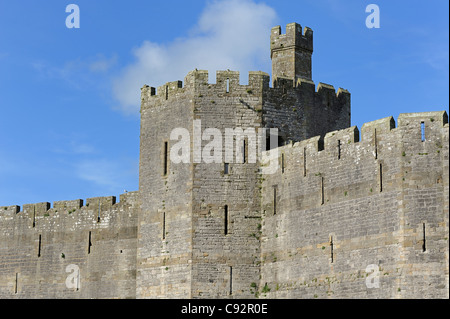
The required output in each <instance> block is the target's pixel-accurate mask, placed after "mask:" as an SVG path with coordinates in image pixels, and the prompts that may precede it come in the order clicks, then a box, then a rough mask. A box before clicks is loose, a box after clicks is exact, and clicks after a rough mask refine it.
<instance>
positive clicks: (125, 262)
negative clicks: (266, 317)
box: [0, 23, 449, 298]
mask: <svg viewBox="0 0 450 319" xmlns="http://www.w3.org/2000/svg"><path fill="white" fill-rule="evenodd" d="M312 53H313V31H312V30H311V29H309V28H302V27H301V26H300V25H299V24H296V23H290V24H288V25H287V26H286V30H285V33H284V34H283V33H282V31H281V27H279V26H277V27H275V28H272V30H271V35H270V54H271V58H272V83H270V82H271V81H270V76H269V75H268V74H267V73H264V72H259V71H258V72H249V76H248V85H242V84H240V83H239V73H238V72H235V71H229V70H228V71H218V72H217V74H216V83H215V84H212V83H208V72H207V71H201V70H194V71H191V72H189V73H188V74H187V75H186V77H185V79H184V82H181V81H175V82H169V83H166V84H165V85H163V86H161V87H158V88H157V89H156V88H154V87H150V86H147V85H145V86H144V87H143V88H142V89H141V111H140V112H141V135H140V168H139V190H138V191H135V192H128V193H125V194H122V195H120V198H119V201H118V202H117V201H116V198H115V197H114V196H110V197H96V198H88V199H86V200H85V201H83V200H81V199H77V200H70V201H58V202H54V203H53V205H51V204H50V203H48V202H43V203H37V204H27V205H23V207H19V206H5V207H0V298H448V297H449V246H448V238H449V184H448V180H449V161H448V160H449V125H448V116H447V113H446V112H445V111H442V112H426V113H409V114H401V115H400V116H399V117H398V119H397V123H396V122H395V120H394V119H393V118H392V117H387V118H383V119H380V120H376V121H373V122H370V123H366V124H364V125H363V126H362V127H361V129H358V128H357V127H355V126H350V125H351V124H350V123H351V122H350V93H349V92H348V91H347V90H344V89H338V90H337V92H336V90H335V88H334V87H333V86H331V85H328V84H324V83H319V84H318V85H317V87H316V85H315V83H314V82H313V81H312V80H311V78H312V75H311V74H312V73H311V72H312V67H311V66H312V63H311V61H312ZM208 128H212V130H209V131H208V130H207V129H208ZM228 128H231V129H236V128H242V129H243V130H245V129H249V130H248V131H247V133H248V132H252V131H257V130H262V129H267V130H266V131H270V132H272V131H273V130H268V129H275V128H276V129H277V134H276V135H271V133H270V134H268V136H267V137H266V138H267V140H268V141H269V143H267V145H268V146H269V148H271V149H267V150H265V151H261V155H264V156H266V157H269V158H271V162H270V163H269V164H267V162H264V163H263V162H262V161H260V160H259V159H258V160H254V159H255V157H254V152H253V151H252V150H253V149H254V146H255V138H254V136H251V134H247V135H244V136H240V135H239V134H236V135H234V136H232V138H231V139H228V140H227V139H225V143H223V144H220V145H221V146H220V147H221V149H220V150H217V148H216V149H212V148H208V147H207V146H208V143H210V142H211V136H214V134H219V133H222V134H223V133H224V131H225V130H226V129H228ZM175 129H179V130H178V131H176V132H184V133H188V134H189V135H190V136H197V137H194V139H191V140H190V141H189V142H188V143H187V144H186V143H185V144H184V146H186V148H187V149H189V150H191V153H192V150H194V149H196V147H199V146H200V149H202V153H201V155H205V156H208V155H211V152H210V151H211V150H214V151H222V150H226V149H228V150H229V149H232V150H234V149H235V150H236V153H240V155H241V156H240V157H236V160H234V157H231V160H229V159H227V158H226V157H225V160H223V161H208V162H207V161H205V160H204V158H203V159H199V158H196V156H195V154H194V155H192V154H191V153H189V154H188V155H189V156H187V157H184V160H179V161H174V160H171V158H172V155H173V156H175V157H176V155H179V152H174V151H173V148H174V146H175V145H179V144H178V143H180V139H179V138H180V136H179V135H178V134H173V133H174V130H175ZM199 132H200V133H201V132H203V134H200V135H198V134H197V133H199ZM234 132H237V131H236V130H234ZM244 132H245V131H244ZM209 133H211V135H209ZM196 134H197V135H196ZM198 136H200V138H199V137H198ZM274 139H275V140H276V142H277V144H278V147H273V144H272V143H271V141H272V140H274ZM260 140H263V142H264V137H263V138H261V139H260ZM263 144H264V143H263ZM218 145H219V144H218ZM179 151H183V149H179ZM181 153H182V152H181ZM270 154H275V156H274V157H270V156H271V155H270ZM273 163H275V164H276V165H275V166H272V164H273ZM269 166H272V167H275V169H274V170H267V168H268V167H269Z"/></svg>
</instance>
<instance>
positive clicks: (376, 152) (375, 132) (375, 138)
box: [373, 129, 378, 159]
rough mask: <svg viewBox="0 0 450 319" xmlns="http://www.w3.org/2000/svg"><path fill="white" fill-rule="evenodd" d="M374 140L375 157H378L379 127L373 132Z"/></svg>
mask: <svg viewBox="0 0 450 319" xmlns="http://www.w3.org/2000/svg"><path fill="white" fill-rule="evenodd" d="M373 140H374V141H373V142H374V146H375V159H377V158H378V141H377V129H375V131H374V133H373Z"/></svg>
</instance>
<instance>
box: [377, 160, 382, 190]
mask: <svg viewBox="0 0 450 319" xmlns="http://www.w3.org/2000/svg"><path fill="white" fill-rule="evenodd" d="M379 174H380V175H379V177H378V178H379V180H380V193H381V192H382V191H383V165H382V164H381V163H380V171H379Z"/></svg>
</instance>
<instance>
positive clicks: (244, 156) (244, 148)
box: [242, 139, 247, 164]
mask: <svg viewBox="0 0 450 319" xmlns="http://www.w3.org/2000/svg"><path fill="white" fill-rule="evenodd" d="M242 162H243V163H244V164H245V163H247V140H245V139H244V140H243V141H242Z"/></svg>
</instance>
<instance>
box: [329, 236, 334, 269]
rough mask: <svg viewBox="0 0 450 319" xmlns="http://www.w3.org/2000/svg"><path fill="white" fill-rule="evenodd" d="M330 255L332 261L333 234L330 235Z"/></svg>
mask: <svg viewBox="0 0 450 319" xmlns="http://www.w3.org/2000/svg"><path fill="white" fill-rule="evenodd" d="M330 255H331V256H330V257H331V263H333V262H334V244H333V236H330Z"/></svg>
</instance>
